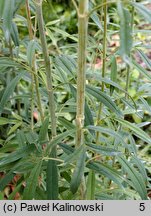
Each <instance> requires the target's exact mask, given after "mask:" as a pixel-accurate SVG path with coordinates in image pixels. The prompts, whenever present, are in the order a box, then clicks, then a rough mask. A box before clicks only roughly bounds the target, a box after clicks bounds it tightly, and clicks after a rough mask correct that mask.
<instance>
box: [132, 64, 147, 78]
mask: <svg viewBox="0 0 151 216" xmlns="http://www.w3.org/2000/svg"><path fill="white" fill-rule="evenodd" d="M132 63H133V66H134V67H135V68H136V69H137V70H138V71H139V72H140V73H142V74H143V75H144V76H146V77H147V78H148V79H149V80H150V81H151V75H150V73H149V72H148V71H147V70H146V69H145V68H143V67H142V66H141V65H140V64H138V63H137V62H136V61H135V60H132Z"/></svg>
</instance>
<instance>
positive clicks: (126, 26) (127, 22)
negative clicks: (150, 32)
mask: <svg viewBox="0 0 151 216" xmlns="http://www.w3.org/2000/svg"><path fill="white" fill-rule="evenodd" d="M118 14H119V17H120V54H121V55H122V56H123V57H124V58H125V57H126V56H129V55H130V52H131V48H132V29H131V14H130V12H129V11H128V9H126V8H124V7H123V5H122V3H120V2H118Z"/></svg>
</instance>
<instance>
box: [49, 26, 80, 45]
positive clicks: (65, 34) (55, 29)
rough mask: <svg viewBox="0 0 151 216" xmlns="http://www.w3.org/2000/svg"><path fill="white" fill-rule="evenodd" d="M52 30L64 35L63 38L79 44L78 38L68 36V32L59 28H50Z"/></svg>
mask: <svg viewBox="0 0 151 216" xmlns="http://www.w3.org/2000/svg"><path fill="white" fill-rule="evenodd" d="M49 28H50V29H51V30H53V31H54V32H55V33H58V34H59V35H62V36H63V37H65V38H66V37H67V38H70V39H72V40H73V41H75V42H77V41H78V39H77V38H76V37H74V36H72V35H70V34H68V33H67V32H66V31H63V30H61V29H59V28H56V27H51V26H50V27H49Z"/></svg>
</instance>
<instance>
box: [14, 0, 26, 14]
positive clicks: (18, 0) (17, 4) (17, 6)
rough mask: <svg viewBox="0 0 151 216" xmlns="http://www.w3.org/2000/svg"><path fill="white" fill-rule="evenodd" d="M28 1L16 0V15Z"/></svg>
mask: <svg viewBox="0 0 151 216" xmlns="http://www.w3.org/2000/svg"><path fill="white" fill-rule="evenodd" d="M25 1H26V0H15V10H14V13H16V12H17V10H19V8H20V7H21V5H22V4H24V3H25Z"/></svg>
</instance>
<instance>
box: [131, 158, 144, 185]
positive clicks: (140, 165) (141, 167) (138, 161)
mask: <svg viewBox="0 0 151 216" xmlns="http://www.w3.org/2000/svg"><path fill="white" fill-rule="evenodd" d="M132 162H133V163H134V164H135V165H136V166H137V168H138V169H139V172H140V173H141V175H142V177H143V179H144V182H145V183H146V184H147V182H148V177H147V173H146V169H145V167H144V164H143V163H142V161H141V159H139V158H138V157H136V156H135V155H134V156H132Z"/></svg>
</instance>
